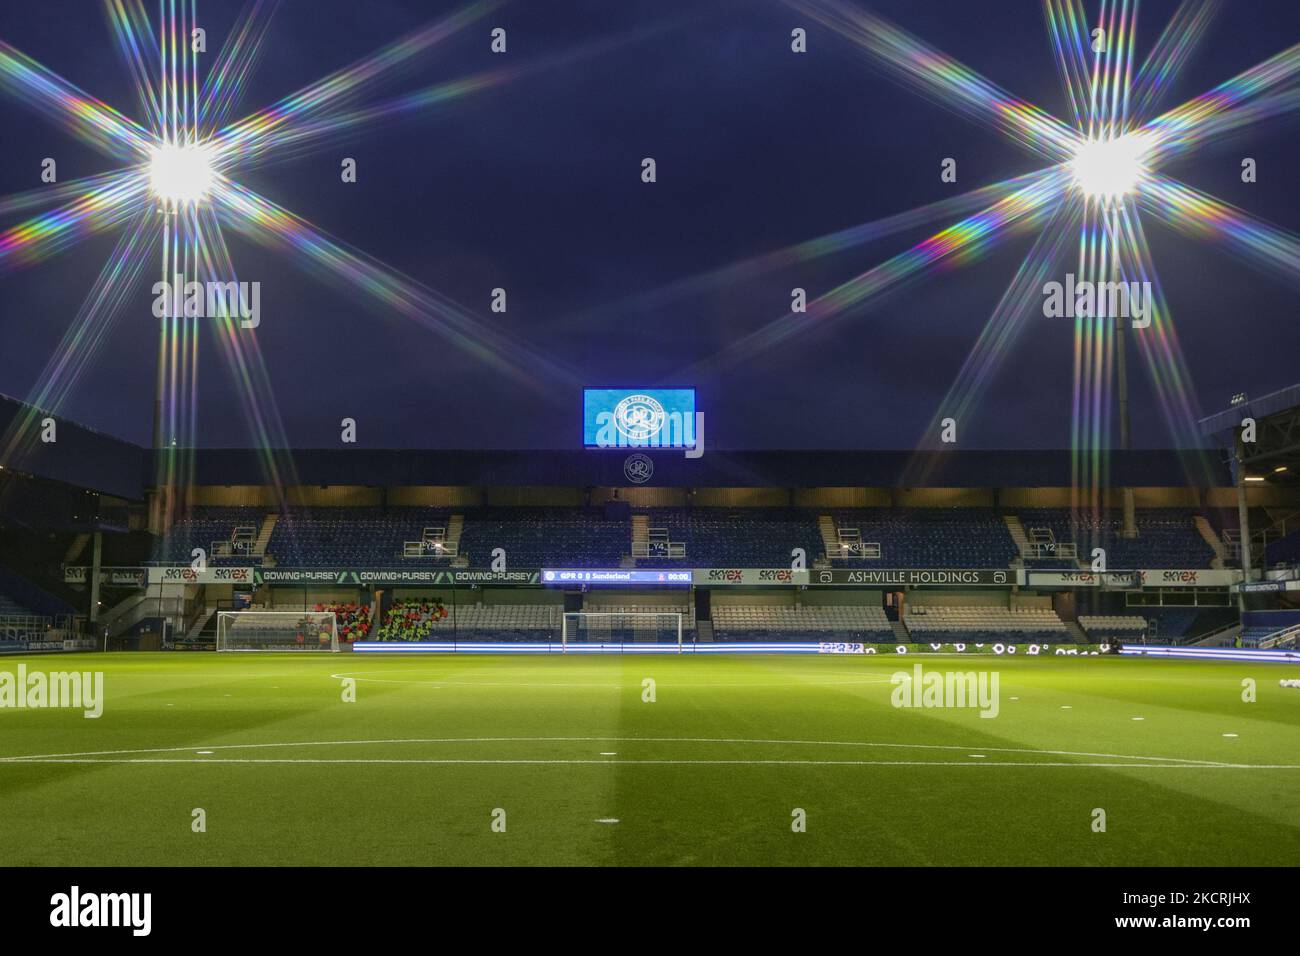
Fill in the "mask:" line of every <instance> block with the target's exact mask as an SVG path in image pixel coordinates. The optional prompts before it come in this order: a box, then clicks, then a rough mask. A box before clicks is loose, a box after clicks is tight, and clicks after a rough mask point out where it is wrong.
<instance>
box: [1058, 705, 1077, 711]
mask: <svg viewBox="0 0 1300 956" xmlns="http://www.w3.org/2000/svg"><path fill="white" fill-rule="evenodd" d="M1061 710H1074V708H1073V707H1071V706H1070V705H1069V704H1062V705H1061Z"/></svg>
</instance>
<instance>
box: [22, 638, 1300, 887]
mask: <svg viewBox="0 0 1300 956" xmlns="http://www.w3.org/2000/svg"><path fill="white" fill-rule="evenodd" d="M20 660H21V661H22V662H25V663H26V664H27V665H28V667H29V668H40V669H43V670H70V669H90V670H102V671H104V673H105V696H106V703H105V709H104V714H103V716H102V717H101V718H100V719H98V720H87V719H85V718H83V716H82V715H81V713H80V712H79V711H66V710H43V711H35V710H23V711H19V710H0V758H5V759H0V848H2V849H0V864H5V865H45V864H59V865H99V864H128V865H129V864H155V865H168V864H309V865H310V864H329V865H355V864H636V865H646V864H866V865H888V864H925V865H954V864H957V865H962V864H1009V865H1010V864H1030V865H1037V864H1066V865H1072V864H1080V865H1137V864H1148V865H1175V864H1178V865H1183V864H1186V865H1202V864H1219V865H1236V864H1242V865H1245V864H1278V865H1292V864H1294V862H1295V860H1296V859H1297V858H1300V690H1291V689H1284V688H1280V687H1279V686H1278V681H1279V679H1280V678H1283V677H1292V678H1294V677H1300V668H1294V667H1287V666H1278V665H1247V664H1238V663H1215V662H1201V661H1194V662H1193V661H1155V660H1130V659H1116V658H1056V657H1052V658H1046V657H1042V658H1032V659H1028V658H1016V659H1008V658H989V657H983V658H973V657H967V658H961V659H958V658H953V657H944V658H934V657H931V658H927V659H925V660H924V665H925V667H926V668H927V669H936V670H947V669H959V670H977V669H981V668H983V669H988V670H994V671H997V672H998V673H999V675H1000V684H1001V687H1000V690H1001V712H1000V714H999V716H998V717H996V718H995V719H982V718H980V717H979V716H978V714H977V712H976V711H974V710H957V709H947V710H940V709H926V710H908V709H896V708H894V707H893V706H891V704H890V695H891V691H892V690H893V688H892V687H891V685H890V684H889V675H890V674H891V673H893V672H894V671H895V670H898V669H900V668H901V667H910V665H911V664H914V663H915V662H916V660H918V657H916V656H912V657H911V658H909V659H907V661H906V662H905V663H904V662H901V661H899V660H896V659H895V658H893V657H892V656H891V657H888V658H882V657H798V658H778V657H705V658H697V657H690V656H683V657H678V656H653V657H630V656H619V657H573V656H568V657H560V656H550V657H541V658H520V657H479V656H461V657H454V656H440V657H434V656H409V657H398V658H394V657H376V656H371V655H352V654H340V655H299V656H294V655H277V654H230V655H227V654H221V655H214V654H182V653H173V654H109V655H78V656H59V657H42V658H30V657H29V658H22V659H18V658H3V659H0V671H5V670H8V671H15V670H16V668H17V665H18V663H20ZM338 673H344V674H348V675H352V676H354V677H356V678H358V682H357V697H358V699H357V701H356V703H345V702H343V700H342V693H341V683H340V680H339V679H337V678H336V677H333V676H331V675H334V674H338ZM1246 677H1251V678H1254V679H1256V680H1257V681H1258V700H1257V701H1256V702H1254V703H1245V702H1243V700H1242V679H1243V678H1246ZM644 678H653V679H654V680H655V682H656V698H657V699H656V700H655V702H653V703H646V702H643V701H642V680H643V679H644ZM1067 708H1068V709H1067ZM1134 717H1142V718H1143V720H1141V721H1136V720H1133V719H1132V718H1134ZM1224 734H1236V735H1237V736H1236V737H1225V736H1224ZM199 750H211V751H213V753H212V754H211V755H200V754H198V753H196V751H199ZM1048 751H1060V752H1063V753H1056V754H1051V753H1048ZM87 752H95V755H94V756H88V757H87V756H82V757H62V758H60V757H53V758H50V759H51V760H71V761H76V762H34V761H15V760H12V759H7V758H13V757H18V756H31V755H68V754H83V755H84V754H86V753H87ZM610 753H613V754H615V756H609V755H608V754H610ZM972 754H983V755H984V756H983V757H972V756H970V755H972ZM1085 754H1100V755H1105V756H1084V755H1085ZM1134 758H1139V759H1134ZM84 760H89V761H91V762H81V761H84ZM375 761H380V762H375ZM1182 761H1186V763H1182ZM1193 761H1196V762H1193ZM1011 764H1020V766H1011ZM1087 764H1104V765H1105V766H1086V765H1087ZM1279 764H1280V765H1289V766H1287V767H1284V768H1273V769H1264V768H1263V765H1279ZM200 807H201V808H203V809H204V810H205V811H206V814H207V832H206V833H201V834H198V833H193V832H192V831H191V811H192V810H193V809H194V808H200ZM498 807H499V808H503V809H504V810H505V811H506V832H504V833H494V832H492V830H491V828H490V824H491V814H492V811H493V810H494V808H498ZM796 807H798V808H802V809H804V810H805V811H806V813H807V832H806V833H793V832H791V819H792V818H791V812H792V810H793V809H794V808H796ZM1094 808H1102V809H1104V810H1105V812H1106V815H1107V828H1106V832H1105V833H1094V832H1092V829H1091V823H1092V814H1093V810H1094ZM607 819H616V820H617V821H618V822H617V823H599V822H596V821H598V820H607Z"/></svg>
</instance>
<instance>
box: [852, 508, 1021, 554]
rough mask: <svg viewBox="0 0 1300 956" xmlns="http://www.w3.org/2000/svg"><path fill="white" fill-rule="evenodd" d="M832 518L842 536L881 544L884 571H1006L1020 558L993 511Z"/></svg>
mask: <svg viewBox="0 0 1300 956" xmlns="http://www.w3.org/2000/svg"><path fill="white" fill-rule="evenodd" d="M831 518H832V519H833V520H834V521H835V525H836V530H837V531H839V532H840V533H841V534H843V533H844V531H845V529H853V530H855V531H856V533H857V534H858V535H859V536H860V538H861V540H862V541H863V542H864V543H872V544H879V545H880V557H879V559H878V560H879V565H880V566H881V567H887V568H947V567H964V568H1005V567H1007V566H1008V565H1010V563H1011V561H1012V559H1013V558H1015V557H1017V556H1018V555H1019V553H1020V549H1019V548H1018V547H1016V543H1015V541H1013V540H1012V538H1011V532H1010V531H1008V530H1007V526H1006V522H1004V521H1003V520H1002V519H1001V518H1000V517H999V516H998V515H997V513H996V512H995V511H993V510H992V509H991V508H924V509H920V508H917V509H910V510H906V511H899V510H893V509H886V508H864V509H856V510H841V511H834V512H831ZM831 550H834V549H833V548H831ZM827 556H828V557H830V558H831V559H832V563H833V564H835V565H837V566H843V567H861V566H862V564H863V561H862V559H858V558H840V557H839V556H838V555H836V554H833V553H828V555H827Z"/></svg>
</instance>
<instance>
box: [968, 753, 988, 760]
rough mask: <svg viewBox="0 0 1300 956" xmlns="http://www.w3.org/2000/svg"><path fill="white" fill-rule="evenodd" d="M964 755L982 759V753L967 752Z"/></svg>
mask: <svg viewBox="0 0 1300 956" xmlns="http://www.w3.org/2000/svg"><path fill="white" fill-rule="evenodd" d="M966 756H967V757H978V758H980V759H981V760H983V759H984V754H967V755H966Z"/></svg>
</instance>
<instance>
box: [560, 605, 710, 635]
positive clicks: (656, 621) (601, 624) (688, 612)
mask: <svg viewBox="0 0 1300 956" xmlns="http://www.w3.org/2000/svg"><path fill="white" fill-rule="evenodd" d="M587 610H588V611H591V612H595V614H594V615H593V616H590V617H584V618H581V619H579V620H574V619H570V632H569V635H568V637H569V640H575V641H576V640H583V641H588V642H598V641H604V642H610V641H625V642H629V641H643V642H644V641H667V642H672V641H676V640H677V624H676V621H675V620H674V619H673V618H670V617H668V616H667V615H669V614H680V615H681V616H682V640H683V641H691V640H694V638H695V608H694V606H693V605H689V604H678V605H635V604H599V605H592V606H590V607H588V608H587ZM609 614H634V615H637V616H636V617H624V618H619V617H606V616H605V615H609ZM646 614H657V615H659V616H658V617H657V618H649V617H645V616H644V615H646Z"/></svg>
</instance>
